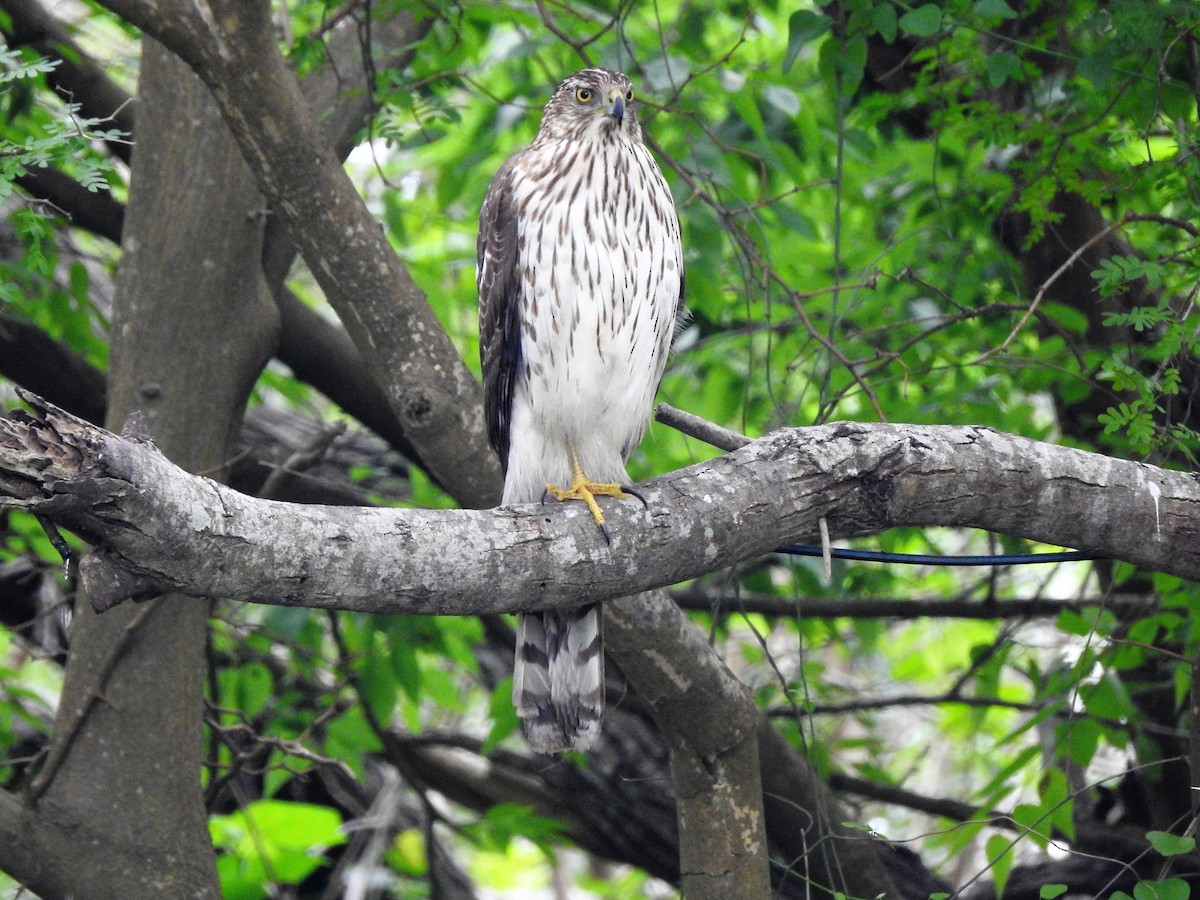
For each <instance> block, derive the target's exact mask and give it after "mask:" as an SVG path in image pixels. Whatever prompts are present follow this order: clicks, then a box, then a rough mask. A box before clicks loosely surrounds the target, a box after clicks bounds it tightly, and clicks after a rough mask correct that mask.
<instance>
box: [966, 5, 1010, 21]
mask: <svg viewBox="0 0 1200 900" xmlns="http://www.w3.org/2000/svg"><path fill="white" fill-rule="evenodd" d="M971 11H972V12H973V13H975V15H977V16H979V17H980V18H984V19H1015V18H1016V17H1017V11H1016V10H1015V9H1013V8H1012V7H1011V6H1009V5H1008V4H1007V3H1005V2H1004V0H975V5H974V6H973V7H971Z"/></svg>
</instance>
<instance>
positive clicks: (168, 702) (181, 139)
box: [28, 39, 276, 897]
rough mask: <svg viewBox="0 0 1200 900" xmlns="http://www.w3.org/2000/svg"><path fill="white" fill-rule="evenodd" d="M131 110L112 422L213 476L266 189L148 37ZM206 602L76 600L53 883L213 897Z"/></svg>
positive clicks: (54, 890) (262, 335) (229, 410)
mask: <svg viewBox="0 0 1200 900" xmlns="http://www.w3.org/2000/svg"><path fill="white" fill-rule="evenodd" d="M138 125H139V127H138V144H137V149H136V152H135V154H134V164H133V174H132V187H131V192H130V202H129V207H128V214H127V218H126V223H125V240H124V257H123V260H122V263H121V270H120V274H119V281H118V293H117V299H116V308H115V310H114V316H113V324H112V335H111V341H112V365H111V369H110V379H109V392H110V395H109V402H108V409H109V413H108V423H109V426H110V427H113V428H119V427H120V423H121V422H122V420H123V419H124V418H125V417H126V416H127V415H128V414H129V413H130V412H132V411H134V410H140V411H141V412H142V413H143V415H144V417H145V422H146V425H147V427H148V429H149V431H150V433H151V434H152V436H153V437H154V439H155V441H156V442H157V443H158V445H159V447H161V448H162V450H163V451H164V452H165V453H166V454H167V455H168V456H170V457H171V458H172V459H174V460H175V461H176V462H178V463H179V464H180V465H181V466H183V467H185V468H188V469H191V470H193V471H202V470H203V471H207V472H208V473H209V474H212V470H214V469H217V468H218V467H220V466H221V464H222V463H223V462H225V461H226V460H227V459H228V455H229V454H228V448H229V446H230V442H231V439H232V437H233V436H234V434H235V433H236V429H237V427H238V425H239V423H240V419H241V412H242V410H243V408H244V405H245V400H246V397H247V396H248V393H249V390H250V388H251V386H252V385H253V383H254V380H255V378H256V377H257V375H258V372H259V371H260V369H261V366H262V364H263V362H264V361H265V359H266V358H267V357H268V355H269V354H270V352H271V350H272V347H273V341H274V336H275V328H276V319H275V313H274V309H273V307H272V306H271V305H270V301H269V297H268V296H267V295H266V293H265V292H264V291H263V290H262V281H261V275H260V253H261V240H262V215H261V213H262V209H263V204H262V201H261V199H260V197H259V195H258V193H257V191H256V190H255V187H254V182H253V179H252V178H251V176H250V175H249V172H248V170H247V169H246V167H245V165H244V163H243V162H242V159H241V157H240V155H239V153H238V151H237V148H236V147H235V145H234V144H233V141H232V140H231V139H230V138H229V137H228V135H227V133H226V131H225V127H224V125H223V124H222V122H221V120H220V117H219V116H218V115H217V113H216V111H215V109H214V107H213V104H212V101H211V99H210V98H209V95H208V92H207V90H205V88H204V87H203V86H202V85H201V84H200V82H199V80H198V79H197V78H196V77H195V76H194V75H193V74H192V73H191V72H190V71H189V70H188V69H187V67H186V66H184V65H183V64H182V63H181V62H179V61H178V60H177V59H176V58H175V57H173V56H172V55H170V54H168V53H167V52H165V51H164V50H163V49H162V48H161V47H159V46H158V45H157V44H155V43H154V42H153V41H151V40H149V39H147V40H145V41H144V42H143V56H142V68H141V77H140V93H139V109H138ZM199 198H203V200H202V201H201V202H200V205H197V201H198V200H199ZM207 616H208V605H207V604H204V603H196V602H195V600H190V601H189V600H185V599H183V598H178V597H172V596H164V597H160V598H158V599H156V600H153V601H151V602H150V603H149V604H148V605H144V606H139V607H135V606H127V607H125V608H122V609H117V610H113V611H112V612H109V613H107V614H105V615H103V616H97V615H95V614H94V613H92V612H91V610H90V608H89V607H88V605H87V604H86V603H80V604H78V606H77V609H76V619H75V623H74V626H73V629H72V635H71V642H72V643H71V656H70V662H69V664H68V667H67V671H66V678H65V684H64V688H63V696H62V701H61V704H60V706H59V711H58V720H57V723H56V731H55V740H54V745H53V748H52V751H51V755H50V758H49V761H48V763H47V765H46V767H45V768H44V769H43V770H42V771H41V773H40V774H39V776H38V778H37V779H35V782H34V786H33V791H32V794H33V795H34V796H35V797H36V803H37V807H36V808H37V817H38V819H40V820H42V821H41V824H42V825H49V826H56V827H57V829H61V830H62V831H63V832H64V834H69V840H66V839H65V840H64V841H63V847H61V848H59V852H61V853H64V854H66V853H68V852H69V853H70V858H69V859H64V860H63V863H64V864H55V865H52V866H47V867H45V871H44V872H42V873H38V874H39V875H40V876H42V877H34V878H30V879H29V880H28V884H29V886H30V887H31V888H33V889H34V890H36V891H38V892H39V893H41V894H42V895H43V896H45V897H54V896H75V897H89V896H90V897H100V896H103V897H151V896H155V897H159V896H162V897H216V896H218V895H219V887H218V884H217V879H216V871H215V868H214V866H213V852H212V847H211V844H210V841H209V836H208V829H207V824H206V814H205V809H204V806H203V803H202V794H201V791H200V786H199V782H198V780H197V778H196V773H197V772H198V771H199V768H200V762H201V758H200V749H201V722H202V713H203V682H204V674H205V655H204V650H205V640H206V628H207ZM67 847H69V848H70V849H69V851H68V850H67Z"/></svg>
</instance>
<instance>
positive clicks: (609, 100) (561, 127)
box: [538, 69, 642, 140]
mask: <svg viewBox="0 0 1200 900" xmlns="http://www.w3.org/2000/svg"><path fill="white" fill-rule="evenodd" d="M634 105H635V104H634V100H633V82H632V81H630V80H629V78H628V77H627V76H625V75H623V74H621V73H620V72H614V71H612V70H611V69H581V70H579V71H578V72H576V73H575V74H573V75H569V76H567V78H566V79H564V80H563V82H562V84H560V85H559V86H558V89H557V90H555V92H554V96H552V97H551V98H550V102H549V103H547V104H546V109H545V111H544V112H543V114H542V125H541V128H539V129H538V138H539V139H543V140H544V139H547V138H550V139H563V138H565V139H575V140H582V139H593V140H596V139H599V140H605V139H612V138H615V137H618V136H624V137H627V138H629V139H631V140H640V139H641V135H642V132H641V128H640V127H639V125H638V121H637V115H636V114H635V112H634Z"/></svg>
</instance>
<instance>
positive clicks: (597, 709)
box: [477, 69, 683, 752]
mask: <svg viewBox="0 0 1200 900" xmlns="http://www.w3.org/2000/svg"><path fill="white" fill-rule="evenodd" d="M636 106H637V104H636V103H635V101H634V98H633V84H632V82H631V81H630V80H629V79H628V78H627V77H626V76H624V75H622V74H621V73H619V72H612V71H609V70H607V69H584V70H583V71H580V72H576V73H575V74H574V75H571V76H570V77H569V78H567V79H566V80H565V81H564V82H563V83H562V84H560V85H559V86H558V89H557V90H556V91H555V92H554V95H553V96H552V97H551V98H550V102H549V103H547V104H546V108H545V111H544V112H543V115H542V124H541V127H540V128H539V129H538V133H537V137H536V138H535V139H534V141H533V144H532V145H531V146H530V147H529V148H528V149H526V150H523V151H521V152H520V153H518V154H516V155H515V156H513V157H512V158H511V159H509V160H508V161H507V162H506V163H505V164H504V165H503V166H502V167H501V168H500V171H499V172H497V173H496V176H495V178H493V179H492V183H491V186H490V187H489V188H488V192H487V197H486V199H485V200H484V202H483V210H482V212H481V214H480V222H479V243H478V248H477V250H478V263H479V269H478V272H477V284H478V288H479V330H480V354H481V356H482V358H483V379H484V405H485V409H486V412H487V421H488V438H489V440H490V441H491V444H492V447H493V448H495V450H496V452H497V453H499V454H500V460H501V462H502V463H503V465H504V499H503V502H504V503H505V504H506V505H507V504H513V503H531V502H534V501H537V500H538V499H539V498H543V497H545V496H547V495H550V496H553V497H555V498H556V499H558V500H567V499H572V500H580V501H582V502H584V503H586V504H587V506H588V508H589V509H590V510H591V512H592V515H593V516H594V517H595V519H596V522H597V524H599V525H600V527H601V529H602V530H604V534H605V537H606V538H607V536H608V532H607V529H605V526H604V516H603V514H602V513H601V511H600V507H599V505H598V504H597V503H596V499H595V498H596V496H597V495H604V496H610V497H617V498H624V497H626V496H627V495H626V494H625V493H624V492H622V491H621V488H620V485H621V484H623V483H627V481H628V477H629V476H628V475H627V474H626V471H625V460H626V459H628V458H629V454H630V453H632V452H633V449H634V448H635V447H636V446H637V444H638V442H639V441H640V440H641V438H642V432H643V431H645V428H646V422H647V420H648V418H649V416H650V405H651V403H652V402H653V400H654V392H655V390H657V388H658V383H659V381H660V380H661V378H662V373H663V366H664V365H665V364H666V358H667V350H668V348H669V347H670V344H671V338H672V336H673V334H674V330H675V317H676V314H677V312H678V310H679V305H680V300H681V297H682V293H683V251H682V248H681V246H680V240H679V219H678V217H677V216H676V214H675V205H674V203H673V201H672V200H671V192H670V190H669V189H668V188H667V183H666V181H665V180H664V179H663V176H662V172H660V171H659V168H658V165H657V164H656V163H655V162H654V158H653V157H652V156H651V155H650V152H649V151H648V150H647V149H646V147H645V145H644V144H643V143H642V130H641V126H640V125H639V124H638V120H637V116H636V114H635V111H636ZM558 485H566V486H567V487H565V488H563V487H558ZM513 703H514V704H515V705H516V708H517V713H518V715H519V716H520V717H521V720H522V725H523V727H524V731H525V735H526V737H527V738H528V740H529V743H530V745H531V746H532V747H533V748H534V749H536V750H540V751H542V752H552V751H556V750H563V749H567V748H573V749H586V748H587V747H588V746H590V745H591V743H592V742H593V741H594V740H595V739H596V736H597V735H598V734H599V732H600V714H601V711H602V710H603V707H604V648H603V646H602V643H601V631H600V608H599V606H598V605H595V604H592V605H587V606H580V607H577V608H575V609H564V610H553V611H547V612H540V613H530V614H527V615H523V616H521V617H520V619H519V622H518V626H517V662H516V669H515V671H514V673H513Z"/></svg>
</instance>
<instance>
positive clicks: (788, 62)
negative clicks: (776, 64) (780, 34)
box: [783, 9, 833, 73]
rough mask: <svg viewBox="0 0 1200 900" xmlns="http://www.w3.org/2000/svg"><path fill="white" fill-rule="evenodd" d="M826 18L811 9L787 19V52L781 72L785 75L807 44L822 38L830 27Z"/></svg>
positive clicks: (800, 11)
mask: <svg viewBox="0 0 1200 900" xmlns="http://www.w3.org/2000/svg"><path fill="white" fill-rule="evenodd" d="M832 24H833V23H832V22H831V21H830V19H829V17H828V16H823V15H821V14H820V13H818V12H814V11H813V10H811V9H800V10H797V11H796V12H794V13H792V14H791V15H790V16H789V17H788V44H787V52H786V53H785V54H784V55H783V71H784V72H785V73H786V72H787V71H788V70H790V69H791V68H792V66H793V65H795V63H796V57H798V56H799V55H800V51H801V50H803V49H804V47H805V46H806V45H807V44H810V43H812V42H813V41H815V40H816V39H817V38H819V37H823V36H824V35H825V34H827V33H828V32H829V29H830V28H831V27H832Z"/></svg>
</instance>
